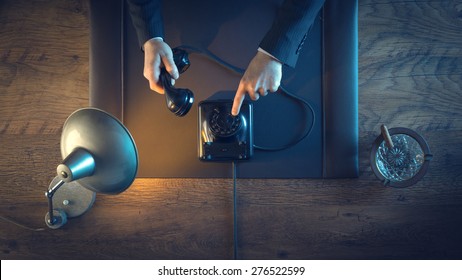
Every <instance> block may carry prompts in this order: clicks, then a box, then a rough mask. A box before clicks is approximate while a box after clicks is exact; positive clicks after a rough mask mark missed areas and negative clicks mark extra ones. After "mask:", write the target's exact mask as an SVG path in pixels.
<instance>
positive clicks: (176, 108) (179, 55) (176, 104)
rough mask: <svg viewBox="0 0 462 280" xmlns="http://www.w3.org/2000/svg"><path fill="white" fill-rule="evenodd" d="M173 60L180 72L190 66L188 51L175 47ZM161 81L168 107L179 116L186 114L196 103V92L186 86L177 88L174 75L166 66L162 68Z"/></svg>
mask: <svg viewBox="0 0 462 280" xmlns="http://www.w3.org/2000/svg"><path fill="white" fill-rule="evenodd" d="M173 60H174V61H175V65H176V66H177V68H178V71H179V72H180V74H182V73H183V72H184V71H186V70H187V69H188V68H189V64H190V63H189V59H188V53H187V52H186V51H184V50H181V49H173ZM160 82H161V84H162V86H163V87H164V95H165V101H166V102H167V107H168V109H169V110H170V111H172V113H174V114H175V115H177V116H179V117H183V116H185V115H186V114H187V113H188V112H189V109H191V107H192V104H193V103H194V93H193V92H192V91H191V90H189V89H186V88H175V87H174V86H173V85H172V77H171V76H170V74H169V73H168V72H167V70H166V69H165V68H162V69H161V73H160Z"/></svg>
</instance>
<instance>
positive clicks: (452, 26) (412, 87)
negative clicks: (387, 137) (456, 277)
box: [0, 0, 462, 259]
mask: <svg viewBox="0 0 462 280" xmlns="http://www.w3.org/2000/svg"><path fill="white" fill-rule="evenodd" d="M88 13H89V11H88V3H87V2H86V1H84V0H82V1H39V0H33V1H24V0H21V1H17V0H6V1H2V2H0V57H1V58H0V141H1V142H0V154H1V155H2V157H1V159H0V215H1V217H2V219H0V248H1V251H0V257H1V259H230V258H232V257H233V200H232V198H233V196H232V194H233V181H232V180H230V179H207V180H204V179H137V180H136V181H135V182H134V184H133V186H132V187H131V188H130V189H129V190H127V191H126V192H124V193H123V194H120V195H117V196H111V195H97V200H96V203H95V205H94V206H93V208H92V209H91V210H90V212H89V213H87V214H86V215H85V216H83V217H79V218H75V219H72V220H71V221H69V223H68V224H67V225H66V226H65V227H64V228H62V229H60V230H49V229H44V227H45V225H44V223H43V219H44V214H45V212H46V211H47V203H46V200H45V198H44V196H43V192H44V191H45V190H46V188H47V186H48V184H49V183H50V181H51V179H52V178H53V176H54V172H55V171H54V169H55V166H56V164H57V163H58V162H59V161H60V152H59V140H60V133H61V126H62V124H63V122H64V120H65V119H66V117H67V116H68V115H69V114H70V113H71V112H72V111H74V110H75V109H77V108H80V107H84V106H87V104H88V34H89V32H88V26H89V22H88ZM460 30H462V1H450V0H443V1H404V0H402V1H398V0H380V1H379V0H359V43H360V45H359V86H360V87H359V95H360V96H359V114H360V116H359V124H360V127H359V132H360V142H359V147H360V177H359V178H358V179H338V180H334V179H329V180H310V179H303V180H299V179H297V180H269V179H259V180H244V179H238V180H237V182H236V186H237V190H238V192H237V194H238V195H237V198H238V200H237V206H238V207H237V214H238V224H237V226H238V244H237V245H238V249H239V250H238V257H239V258H242V259H460V258H462V183H461V180H462V151H461V149H460V147H461V143H462V113H461V110H460V108H461V107H462V106H461V105H462V98H461V92H462V88H461V87H462V68H461V67H462V66H461V65H462V61H461V58H462V48H460V46H462V36H461V34H462V33H461V32H460ZM381 124H386V125H387V126H388V127H389V128H392V127H397V126H404V127H409V128H411V129H414V130H416V131H418V132H420V133H421V134H422V135H423V136H424V137H425V138H426V140H427V141H428V143H429V145H430V148H431V151H432V153H433V154H434V158H433V160H432V161H431V163H430V169H429V171H428V173H427V175H426V176H425V177H424V179H423V180H422V181H420V182H419V183H417V184H416V185H414V186H412V187H410V188H406V189H393V188H387V187H383V186H382V185H381V183H380V182H379V181H378V180H377V179H376V178H375V176H374V175H373V174H372V171H371V169H370V167H369V153H370V147H371V144H372V142H373V141H374V139H375V137H377V135H378V134H379V131H380V129H379V128H380V125H381ZM7 220H10V221H7ZM11 221H15V222H16V223H19V224H22V225H27V226H28V227H29V229H25V228H23V227H20V226H18V225H16V224H14V223H12V222H11ZM31 229H39V230H38V231H33V230H31Z"/></svg>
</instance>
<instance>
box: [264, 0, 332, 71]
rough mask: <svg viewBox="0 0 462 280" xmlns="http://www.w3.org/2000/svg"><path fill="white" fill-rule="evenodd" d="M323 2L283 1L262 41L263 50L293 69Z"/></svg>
mask: <svg viewBox="0 0 462 280" xmlns="http://www.w3.org/2000/svg"><path fill="white" fill-rule="evenodd" d="M324 1H325V0H285V1H284V2H283V4H282V5H281V7H280V9H279V11H278V14H277V16H276V18H275V20H274V22H273V24H272V26H271V28H270V30H269V31H268V33H267V34H266V35H265V37H264V38H263V40H262V41H261V43H260V48H262V49H264V50H265V51H267V52H268V53H270V54H271V55H273V56H274V57H276V58H277V59H279V61H281V62H283V63H284V64H286V65H288V66H290V67H295V65H296V63H297V59H298V55H299V52H300V50H301V48H302V45H303V43H304V41H305V39H306V35H307V32H308V30H309V29H310V27H311V25H312V24H313V22H314V20H315V18H316V15H317V14H318V13H319V10H320V9H321V7H322V5H323V4H324Z"/></svg>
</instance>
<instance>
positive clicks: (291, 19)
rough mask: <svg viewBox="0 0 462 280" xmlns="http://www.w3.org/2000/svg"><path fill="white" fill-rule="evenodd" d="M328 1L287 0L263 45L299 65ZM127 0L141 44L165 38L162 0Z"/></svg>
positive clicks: (286, 60)
mask: <svg viewBox="0 0 462 280" xmlns="http://www.w3.org/2000/svg"><path fill="white" fill-rule="evenodd" d="M324 1H325V0H284V2H283V3H282V4H281V6H280V8H279V10H278V13H277V16H276V18H275V20H274V21H273V24H272V26H271V28H270V30H269V31H268V32H267V33H266V35H265V36H264V38H263V40H262V41H261V43H260V48H262V49H263V50H265V51H267V52H268V53H270V54H271V55H273V56H274V57H276V58H277V59H279V61H281V62H283V63H284V64H286V65H288V66H291V67H295V64H296V63H297V60H298V55H299V53H300V50H301V49H302V46H303V44H304V42H305V40H306V37H307V33H308V31H309V29H310V27H311V25H312V24H313V22H314V20H315V18H316V15H317V14H318V12H319V10H320V9H321V7H322V5H323V4H324ZM127 2H128V7H129V11H130V16H131V18H132V21H133V25H134V27H135V29H136V32H137V36H138V41H139V44H140V46H142V45H143V44H144V43H145V42H146V41H147V40H149V39H151V38H154V37H162V38H164V28H163V22H162V9H161V0H127Z"/></svg>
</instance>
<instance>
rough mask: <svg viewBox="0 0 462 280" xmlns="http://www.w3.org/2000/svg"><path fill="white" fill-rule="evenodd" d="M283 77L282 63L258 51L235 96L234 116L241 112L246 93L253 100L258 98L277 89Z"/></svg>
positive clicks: (232, 112)
mask: <svg viewBox="0 0 462 280" xmlns="http://www.w3.org/2000/svg"><path fill="white" fill-rule="evenodd" d="M281 79H282V63H281V62H279V61H278V60H276V59H274V58H272V57H271V56H269V55H267V54H265V53H263V52H260V51H259V52H257V54H256V55H255V57H254V58H253V59H252V61H250V64H249V66H248V67H247V70H246V71H245V73H244V75H243V76H242V78H241V81H240V83H239V87H238V88H237V91H236V95H235V96H234V103H233V108H232V110H231V114H232V115H234V116H237V115H238V114H239V111H240V109H241V105H242V102H243V101H244V98H245V94H246V93H248V94H249V96H250V98H251V99H252V100H258V98H260V96H266V95H267V94H268V92H275V91H277V90H278V88H279V85H280V84H281Z"/></svg>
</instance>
